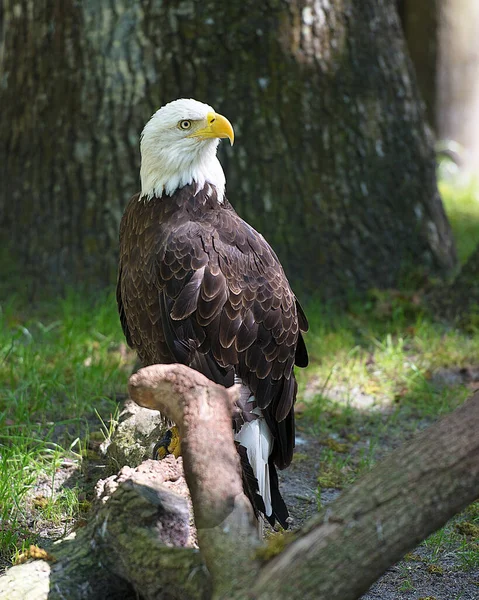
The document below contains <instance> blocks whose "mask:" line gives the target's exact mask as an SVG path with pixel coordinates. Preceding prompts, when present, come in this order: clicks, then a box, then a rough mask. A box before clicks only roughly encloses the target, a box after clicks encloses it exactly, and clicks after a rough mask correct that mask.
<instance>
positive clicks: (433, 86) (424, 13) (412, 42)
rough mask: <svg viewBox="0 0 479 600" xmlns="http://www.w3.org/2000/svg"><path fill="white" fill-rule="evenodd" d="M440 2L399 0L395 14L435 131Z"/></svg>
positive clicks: (436, 0)
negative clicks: (397, 15) (402, 31)
mask: <svg viewBox="0 0 479 600" xmlns="http://www.w3.org/2000/svg"><path fill="white" fill-rule="evenodd" d="M439 2H440V0H428V1H427V2H421V1H419V2H418V1H417V0H399V1H398V10H399V16H400V18H401V23H402V27H403V30H404V36H405V38H406V42H407V48H408V51H409V55H410V57H411V60H412V62H413V65H414V69H415V71H416V78H417V83H418V86H419V91H420V92H421V97H422V99H423V100H424V102H425V104H426V116H427V121H428V123H429V124H430V125H431V126H432V127H434V128H435V127H436V123H437V121H436V97H437V53H438V33H439V25H438V3H439Z"/></svg>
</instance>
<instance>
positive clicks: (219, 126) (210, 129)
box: [188, 112, 235, 145]
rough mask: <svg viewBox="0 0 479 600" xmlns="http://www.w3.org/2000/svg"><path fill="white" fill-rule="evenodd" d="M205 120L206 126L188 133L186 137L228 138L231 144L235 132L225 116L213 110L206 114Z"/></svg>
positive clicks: (203, 138)
mask: <svg viewBox="0 0 479 600" xmlns="http://www.w3.org/2000/svg"><path fill="white" fill-rule="evenodd" d="M206 122H207V123H208V125H207V126H206V127H203V129H198V131H194V132H193V133H190V135H189V136H188V137H197V138H200V139H202V140H207V139H209V138H228V139H229V141H230V144H231V145H233V142H234V141H235V133H234V131H233V126H232V125H231V123H230V122H229V121H228V119H227V118H226V117H223V115H219V114H218V113H215V112H210V113H208V114H207V116H206Z"/></svg>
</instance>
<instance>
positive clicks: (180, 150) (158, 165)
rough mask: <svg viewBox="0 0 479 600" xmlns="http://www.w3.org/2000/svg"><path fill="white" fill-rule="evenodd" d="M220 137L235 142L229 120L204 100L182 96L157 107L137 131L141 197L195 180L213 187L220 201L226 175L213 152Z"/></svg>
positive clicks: (156, 193)
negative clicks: (182, 97) (141, 130)
mask: <svg viewBox="0 0 479 600" xmlns="http://www.w3.org/2000/svg"><path fill="white" fill-rule="evenodd" d="M220 138H229V140H230V142H231V144H233V141H234V133H233V127H232V126H231V123H230V122H229V121H228V119H226V118H225V117H223V116H222V115H219V114H218V113H215V111H214V110H213V109H212V108H211V106H208V105H207V104H203V103H202V102H198V101H197V100H193V99H181V100H175V101H174V102H170V103H169V104H165V106H162V107H161V108H160V109H159V110H158V111H156V113H155V114H154V115H153V116H152V117H151V119H150V120H149V121H148V123H147V124H146V125H145V128H144V129H143V132H142V134H141V142H140V150H141V170H140V177H141V196H140V197H141V198H146V199H147V200H150V199H151V198H153V197H154V196H158V197H159V196H161V195H162V194H163V193H165V194H167V195H171V194H173V193H174V192H175V191H176V190H177V189H179V188H182V187H183V186H185V185H188V184H190V183H193V182H195V183H196V189H197V191H199V190H201V189H203V187H204V186H205V185H206V184H210V185H212V186H214V187H215V188H216V191H217V194H218V200H219V202H222V201H223V198H224V192H225V175H224V173H223V169H222V168H221V165H220V162H219V160H218V158H217V157H216V149H217V147H218V143H219V140H220Z"/></svg>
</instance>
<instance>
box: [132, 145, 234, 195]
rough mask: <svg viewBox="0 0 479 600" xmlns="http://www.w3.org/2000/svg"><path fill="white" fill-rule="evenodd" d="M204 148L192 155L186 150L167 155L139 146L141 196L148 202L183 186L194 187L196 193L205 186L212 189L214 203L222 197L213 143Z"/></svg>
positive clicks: (222, 179)
mask: <svg viewBox="0 0 479 600" xmlns="http://www.w3.org/2000/svg"><path fill="white" fill-rule="evenodd" d="M212 142H213V143H209V144H208V145H206V144H202V145H201V146H198V149H197V151H196V152H194V151H193V152H192V151H191V148H188V151H187V152H183V153H182V152H181V151H178V149H176V152H174V151H172V150H173V149H171V148H170V149H169V150H168V152H167V151H164V150H162V149H161V148H147V147H143V145H142V153H141V154H142V156H141V169H140V178H141V195H140V198H144V199H146V200H151V198H154V197H157V198H160V197H161V196H162V195H163V194H166V195H167V196H171V195H173V194H174V193H175V192H176V190H178V189H181V188H183V187H185V186H186V185H190V184H195V189H196V193H198V192H199V191H201V190H202V189H203V188H204V187H205V186H206V185H207V184H210V185H212V186H214V187H215V188H216V192H217V199H218V202H220V203H222V202H223V200H224V195H225V174H224V172H223V169H222V167H221V164H220V161H219V160H218V158H217V157H216V147H217V145H218V144H217V140H212Z"/></svg>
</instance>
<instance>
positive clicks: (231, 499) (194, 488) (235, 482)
mask: <svg viewBox="0 0 479 600" xmlns="http://www.w3.org/2000/svg"><path fill="white" fill-rule="evenodd" d="M129 391H130V395H131V397H132V398H133V400H135V402H138V404H140V405H141V406H144V407H146V408H152V409H155V410H159V411H161V412H163V413H165V414H167V415H168V416H169V417H170V418H171V419H173V420H174V421H175V423H177V424H178V427H179V430H180V436H181V440H182V442H181V452H182V455H183V459H184V469H185V478H186V482H187V484H188V487H189V489H190V493H191V499H192V501H193V510H194V513H195V522H196V528H197V532H198V541H199V545H200V548H201V552H202V554H203V556H204V559H205V562H206V564H207V566H208V569H209V571H210V573H211V575H212V578H213V583H214V588H215V593H216V595H218V597H225V598H227V597H231V590H240V589H242V588H244V586H245V583H246V582H247V581H249V580H250V579H251V574H252V571H253V570H254V568H253V565H252V563H251V556H252V554H253V553H254V551H255V549H256V548H257V547H258V545H259V540H258V535H257V530H256V527H255V523H254V517H253V512H252V509H251V505H250V503H249V501H248V499H247V498H246V496H245V495H244V493H243V486H242V481H241V475H240V462H239V457H238V453H237V452H236V449H235V446H234V441H233V430H232V427H231V419H232V411H233V406H234V401H235V399H236V397H237V389H236V387H233V388H230V389H225V388H224V387H222V386H220V385H216V384H214V383H212V382H211V381H210V380H209V379H207V378H206V377H205V376H204V375H201V373H198V372H197V371H193V370H191V369H189V368H188V367H185V366H183V365H155V366H153V367H147V368H145V369H140V370H139V371H138V373H135V374H134V375H132V376H131V377H130V385H129Z"/></svg>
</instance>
